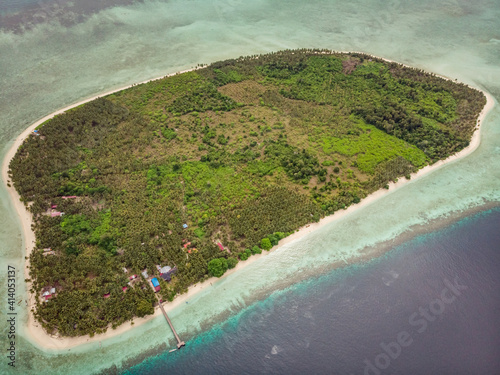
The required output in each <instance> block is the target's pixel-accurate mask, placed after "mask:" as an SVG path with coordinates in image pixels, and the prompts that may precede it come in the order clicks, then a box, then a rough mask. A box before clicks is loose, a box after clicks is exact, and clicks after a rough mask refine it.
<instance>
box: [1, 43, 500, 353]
mask: <svg viewBox="0 0 500 375" xmlns="http://www.w3.org/2000/svg"><path fill="white" fill-rule="evenodd" d="M330 52H340V51H330ZM352 52H353V53H362V54H364V55H367V56H371V57H373V58H378V59H381V60H384V61H387V62H394V63H397V64H401V65H403V66H405V67H408V68H413V67H411V66H409V65H406V64H402V63H398V62H396V61H393V60H389V59H385V58H383V57H379V56H375V55H372V54H369V53H365V52H354V51H352ZM200 68H202V67H196V68H192V69H187V70H183V71H180V72H176V73H172V74H168V75H164V76H160V77H157V78H153V79H149V80H146V81H143V82H140V83H136V84H131V85H127V86H125V87H122V88H119V89H115V90H111V91H108V92H105V93H102V94H98V95H95V96H92V97H90V98H87V99H84V100H81V101H79V102H77V103H75V104H71V105H69V106H67V107H65V108H63V109H60V110H57V111H55V112H53V113H51V114H49V115H47V116H45V117H43V118H42V119H40V120H38V121H36V122H35V123H33V124H32V125H30V126H29V127H28V128H27V129H25V130H24V131H23V132H22V133H21V134H20V135H18V136H17V137H16V138H15V139H14V140H13V144H12V145H11V146H10V148H9V149H8V151H7V153H6V154H5V156H4V159H3V161H2V170H1V178H2V180H3V182H4V184H5V187H6V189H7V191H8V194H9V197H10V198H11V201H12V204H13V206H14V209H15V211H16V213H17V215H18V216H19V219H20V222H21V229H22V236H23V248H24V252H23V255H24V256H26V257H29V255H30V254H31V251H32V250H33V247H34V244H35V240H36V239H35V234H34V232H33V231H32V230H31V225H32V216H31V214H30V213H29V211H28V210H27V209H26V207H25V206H24V204H23V203H22V202H21V201H20V196H19V194H18V193H17V191H16V190H15V188H14V186H12V185H11V186H8V183H9V182H10V179H9V176H8V171H9V164H10V162H11V160H12V159H13V158H14V156H15V154H16V152H17V149H18V148H19V147H20V146H21V145H22V144H23V142H24V140H25V139H26V138H27V137H29V135H30V134H31V133H32V132H33V130H34V129H35V128H36V127H37V126H39V125H40V124H42V123H44V122H45V121H47V120H49V119H51V118H53V117H54V116H56V115H58V114H61V113H64V112H66V111H68V110H70V109H72V108H75V107H78V106H80V105H82V104H85V103H88V102H90V101H92V100H95V99H97V98H100V97H103V96H107V95H111V94H113V93H116V92H119V91H122V90H126V89H128V88H131V87H133V86H137V85H140V84H144V83H148V82H152V81H156V80H159V79H163V78H166V77H170V76H173V75H177V74H182V73H186V72H190V71H194V70H197V69H200ZM431 74H434V75H436V76H439V77H441V78H443V79H446V80H452V79H451V78H448V77H445V76H442V75H439V74H435V73H431ZM468 86H469V85H468ZM469 87H472V86H469ZM472 88H473V89H475V90H478V91H481V92H482V93H483V94H484V95H485V97H486V104H485V106H484V107H483V109H482V110H481V113H480V114H479V116H478V119H477V122H476V127H475V130H474V133H473V135H472V138H471V140H470V143H469V145H468V146H467V147H466V148H464V149H462V150H461V151H459V152H458V153H455V154H453V155H451V156H449V157H448V158H446V159H444V160H439V161H437V162H436V163H434V164H432V165H427V166H425V167H423V168H421V169H419V170H418V171H417V172H416V173H413V174H411V179H410V180H406V179H405V178H400V179H399V180H398V181H397V182H390V183H389V189H379V190H377V191H375V192H373V193H371V194H370V195H368V196H367V197H365V198H364V199H362V200H361V202H360V203H357V204H353V205H351V206H349V207H348V208H347V209H345V210H341V211H337V212H335V213H334V214H333V215H330V216H326V217H324V218H323V219H321V220H320V221H319V222H318V223H310V224H308V225H306V226H303V227H301V228H299V229H298V230H297V231H296V232H294V233H293V234H292V235H290V236H288V237H286V238H284V239H282V240H281V241H280V243H279V244H278V245H276V246H274V247H273V248H272V249H271V250H270V251H269V252H273V251H275V250H276V249H278V248H279V247H281V246H283V245H285V244H287V243H291V242H293V241H295V240H298V239H300V238H301V237H303V236H305V235H307V234H309V233H311V232H313V231H315V230H317V229H319V228H320V227H323V226H324V225H327V224H329V223H331V222H333V221H336V220H338V219H340V218H342V217H344V216H346V215H348V214H350V213H352V212H354V211H356V210H358V209H360V208H362V207H365V206H368V205H370V204H372V203H374V202H375V201H377V200H378V199H379V198H381V197H383V196H385V195H387V194H390V193H391V192H393V191H395V190H397V189H399V188H401V187H402V186H405V185H406V184H408V183H410V182H411V181H414V180H417V179H419V178H420V177H422V176H424V175H428V174H429V173H431V172H433V171H435V170H437V169H439V168H441V167H442V166H444V165H446V164H449V163H451V162H454V161H456V160H458V159H462V158H464V157H465V156H467V155H469V154H471V153H472V152H474V151H475V150H476V149H477V148H478V147H479V145H480V143H481V125H482V123H483V121H484V119H485V117H486V116H487V114H488V113H489V112H490V111H491V109H492V108H493V107H494V103H495V100H494V98H493V97H492V96H491V95H490V94H489V93H488V92H486V91H484V90H481V89H478V88H476V87H472ZM267 253H268V252H265V253H264V252H263V253H262V254H258V255H252V256H251V257H250V258H248V259H247V260H246V261H244V262H238V264H237V265H236V267H235V268H233V269H231V270H228V271H227V272H226V273H225V274H224V275H223V276H222V278H224V277H226V276H228V275H230V274H232V273H234V272H237V271H238V270H239V269H241V268H243V267H247V266H248V265H250V264H252V263H253V262H255V261H256V260H258V259H260V258H262V257H264V256H266V254H267ZM28 267H29V259H28V260H26V261H25V263H24V267H23V268H24V276H25V279H29V272H28ZM217 280H219V279H218V278H215V277H211V278H209V279H207V280H206V281H204V282H198V283H196V284H194V285H192V286H190V287H189V288H188V291H187V293H184V294H181V295H178V296H176V297H175V298H174V300H173V301H172V302H169V303H167V304H165V305H164V308H165V311H166V312H167V313H168V312H169V311H171V310H173V309H174V308H176V307H177V306H179V305H181V304H182V303H184V302H185V301H186V300H187V299H189V298H191V297H192V296H193V295H195V294H196V293H198V292H199V291H201V290H203V289H205V288H207V287H209V286H211V285H212V283H214V282H216V281H217ZM30 288H31V283H30V282H28V283H27V286H26V289H27V291H28V294H29V296H24V298H23V299H27V300H28V306H27V309H28V320H27V324H25V327H24V333H25V334H26V335H25V338H26V339H28V340H29V341H31V342H32V343H33V344H35V345H36V346H38V347H39V348H41V349H42V350H50V349H55V350H64V349H70V348H74V347H76V346H80V345H83V344H87V343H92V342H97V341H102V340H106V339H108V338H111V337H115V336H117V335H120V334H122V333H124V332H126V331H129V330H130V329H131V328H134V327H138V326H140V325H141V324H143V323H145V322H147V321H150V320H151V319H154V318H156V317H158V316H161V315H162V313H161V311H160V309H159V307H155V312H154V314H152V315H149V316H147V317H144V318H138V317H136V318H134V319H133V323H134V324H133V325H132V324H131V321H128V322H126V323H123V324H122V325H120V326H119V327H117V328H116V329H113V330H111V329H109V328H108V330H107V331H106V332H105V333H102V334H98V335H94V336H93V337H90V336H89V335H85V336H78V337H60V336H55V335H50V334H48V333H47V332H46V331H45V330H44V329H43V328H42V326H41V324H40V323H39V322H38V321H36V319H35V317H34V313H33V312H32V311H31V309H32V308H33V307H34V306H35V296H34V295H32V294H31V293H30V292H29V290H30Z"/></svg>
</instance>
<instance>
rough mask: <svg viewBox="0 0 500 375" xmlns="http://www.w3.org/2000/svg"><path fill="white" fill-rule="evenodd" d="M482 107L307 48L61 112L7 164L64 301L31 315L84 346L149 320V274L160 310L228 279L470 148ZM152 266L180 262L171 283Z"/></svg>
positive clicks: (43, 272)
mask: <svg viewBox="0 0 500 375" xmlns="http://www.w3.org/2000/svg"><path fill="white" fill-rule="evenodd" d="M484 104H485V98H484V96H483V95H482V93H480V92H478V91H476V90H473V89H471V88H469V87H468V86H466V85H463V84H458V83H455V82H452V81H447V80H444V79H442V78H439V77H436V76H434V75H430V74H427V73H424V72H422V71H420V70H416V69H410V68H405V67H403V66H401V65H398V64H395V63H387V62H384V61H382V60H378V59H375V58H372V57H368V56H365V55H362V54H337V53H329V52H326V51H311V50H298V51H286V52H278V53H273V54H269V55H262V56H258V58H256V56H252V57H246V58H239V59H235V60H227V61H222V62H217V63H214V64H212V65H211V66H209V67H205V68H202V69H199V70H196V71H192V72H189V73H184V74H178V75H175V76H172V77H168V78H165V79H160V80H157V81H154V82H150V83H148V84H142V85H137V86H134V87H132V88H130V89H127V90H124V91H121V92H119V93H116V94H113V95H110V96H108V97H106V98H100V99H97V100H95V101H93V102H90V103H87V104H85V105H82V106H80V107H78V108H74V109H73V110H71V111H68V112H67V113H65V114H62V115H58V116H56V117H55V118H54V119H52V120H50V121H47V122H45V123H44V124H43V125H42V126H40V127H39V129H38V130H39V135H38V136H35V135H32V136H30V137H29V138H28V139H27V140H26V142H25V143H24V144H23V145H22V146H21V147H20V148H19V150H18V152H17V154H16V157H15V158H14V159H13V160H12V162H11V165H10V169H11V171H10V173H11V177H12V181H13V183H14V186H15V187H16V189H17V191H18V192H19V194H20V195H21V199H22V201H23V202H25V203H26V204H28V203H29V209H30V211H31V212H32V214H33V217H34V230H35V233H36V238H37V242H36V247H35V249H34V251H33V253H32V254H31V255H30V261H31V269H30V274H31V279H32V280H33V291H34V292H35V293H36V294H37V295H38V296H41V294H42V293H43V292H44V291H45V290H47V288H49V287H55V288H56V291H57V294H56V295H55V296H53V297H52V298H51V299H50V300H49V301H48V302H42V298H39V300H38V302H37V306H36V317H37V318H38V320H39V321H40V322H41V323H42V325H43V326H44V327H45V328H46V329H47V330H48V331H49V332H59V333H60V334H62V335H67V336H76V335H84V334H87V333H89V334H94V333H99V332H103V331H105V330H106V329H107V328H108V327H109V326H112V327H116V326H118V325H120V324H122V323H123V322H125V321H127V320H131V319H133V318H134V317H135V316H145V315H147V314H151V313H152V312H153V306H154V303H155V302H156V298H155V293H154V291H153V289H152V288H151V284H150V281H149V280H147V279H144V278H143V277H142V276H141V272H142V271H143V270H147V272H148V273H149V275H150V277H151V276H156V277H158V278H159V282H160V287H161V290H160V291H159V292H158V294H159V295H160V297H161V298H163V299H164V300H172V299H173V298H174V296H175V295H176V294H179V293H184V292H185V291H186V290H187V288H188V287H189V286H190V285H192V284H194V283H197V282H199V281H202V280H205V279H206V278H207V277H208V276H209V275H214V276H217V277H220V276H222V275H223V274H224V272H225V271H226V270H227V269H230V268H233V267H235V266H236V264H237V262H238V260H241V261H244V260H246V259H248V258H249V257H250V256H252V255H253V254H260V253H261V252H262V250H269V249H271V248H272V246H275V245H276V244H278V242H279V241H280V239H282V238H284V237H286V236H287V235H289V234H290V233H293V232H294V231H296V230H297V229H298V228H299V227H301V226H303V225H306V224H308V223H311V222H316V221H318V220H319V219H320V218H321V217H323V216H325V215H329V214H332V213H333V212H335V211H336V210H339V209H344V208H346V207H347V206H349V205H350V204H353V203H357V202H359V201H360V200H361V199H362V198H364V197H365V196H367V195H368V194H370V193H371V192H373V191H375V190H377V189H380V188H383V187H385V186H387V184H388V182H389V181H394V180H396V179H397V178H400V177H402V176H409V175H410V174H411V173H412V172H414V171H416V170H417V169H418V168H421V167H423V166H424V165H426V164H428V163H433V162H434V161H436V160H438V159H442V158H445V157H446V156H448V155H451V154H453V153H455V152H457V151H459V150H461V149H462V148H464V147H465V146H466V145H467V144H468V143H469V140H470V137H471V134H472V132H473V130H474V127H475V125H476V119H477V116H478V114H479V112H480V110H481V109H482V107H483V106H484ZM68 196H76V198H73V197H70V198H68ZM55 206H57V207H55ZM52 207H53V208H52ZM59 212H64V215H62V216H58V215H59ZM219 244H220V245H221V246H219ZM49 248H50V249H51V251H53V254H52V253H50V254H51V255H47V252H46V251H45V252H44V249H49ZM44 254H45V255H44ZM157 265H160V266H162V267H163V266H167V265H168V266H170V267H172V268H174V267H176V268H175V270H176V272H175V273H173V274H172V275H171V280H170V281H164V280H163V279H162V278H160V277H159V276H160V275H159V273H158V269H157ZM133 275H139V277H138V278H136V279H134V280H132V281H131V279H130V277H132V276H133ZM125 287H126V289H125ZM104 296H106V298H104Z"/></svg>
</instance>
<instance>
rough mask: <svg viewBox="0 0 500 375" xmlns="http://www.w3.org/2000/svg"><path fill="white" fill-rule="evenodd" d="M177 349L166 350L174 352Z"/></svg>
mask: <svg viewBox="0 0 500 375" xmlns="http://www.w3.org/2000/svg"><path fill="white" fill-rule="evenodd" d="M176 350H177V349H172V350H169V351H168V352H169V353H172V352H175V351H176Z"/></svg>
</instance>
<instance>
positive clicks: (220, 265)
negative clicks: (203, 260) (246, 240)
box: [208, 258, 234, 277]
mask: <svg viewBox="0 0 500 375" xmlns="http://www.w3.org/2000/svg"><path fill="white" fill-rule="evenodd" d="M231 259H234V258H231ZM228 267H229V265H228V262H227V259H226V258H216V259H212V260H211V261H210V262H208V272H210V274H211V275H212V276H215V277H221V276H222V275H224V272H226V271H227V269H228Z"/></svg>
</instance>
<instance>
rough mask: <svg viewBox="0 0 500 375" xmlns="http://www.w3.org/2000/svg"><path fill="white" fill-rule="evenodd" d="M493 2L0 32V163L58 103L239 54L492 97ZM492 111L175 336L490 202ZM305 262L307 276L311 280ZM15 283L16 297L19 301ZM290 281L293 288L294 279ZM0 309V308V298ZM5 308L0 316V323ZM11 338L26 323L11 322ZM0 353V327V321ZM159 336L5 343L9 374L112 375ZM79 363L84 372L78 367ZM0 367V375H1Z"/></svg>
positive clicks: (498, 133) (201, 311)
mask: <svg viewBox="0 0 500 375" xmlns="http://www.w3.org/2000/svg"><path fill="white" fill-rule="evenodd" d="M499 15H500V1H476V2H474V4H473V5H471V4H470V2H467V1H459V0H456V1H446V2H433V1H397V0H393V1H390V2H384V3H383V4H381V3H380V2H377V1H367V0H363V1H361V0H359V1H354V2H349V3H347V2H341V1H309V2H300V1H295V0H294V1H286V2H285V1H270V0H269V1H264V0H260V1H246V2H244V1H240V0H224V1H201V0H198V1H196V0H195V1H189V2H186V1H179V0H174V1H169V2H161V1H145V2H144V3H138V4H135V5H132V6H127V7H114V8H111V9H106V10H103V11H101V12H99V13H97V14H94V15H93V16H91V17H90V18H89V19H88V20H86V21H85V22H82V23H78V24H76V25H74V26H71V27H69V28H68V27H63V26H61V25H58V24H57V23H42V24H40V25H38V26H37V27H35V28H34V29H33V30H32V31H28V32H25V33H24V34H12V33H8V32H0V72H1V75H0V113H1V117H0V129H1V131H0V150H1V152H0V156H3V155H4V154H5V152H6V150H7V149H8V147H9V145H10V144H11V142H12V140H13V139H14V138H15V137H16V136H17V135H18V134H20V133H21V131H22V130H23V129H25V128H26V127H27V126H28V125H29V124H31V123H32V122H34V121H35V120H37V119H38V118H41V117H43V116H44V115H46V114H48V113H50V112H53V111H55V110H57V109H59V108H61V107H64V106H66V105H68V104H71V103H74V102H76V101H79V100H81V99H83V98H85V97H89V96H92V95H94V94H98V93H100V92H104V91H107V90H110V89H113V88H118V87H121V86H124V85H127V84H130V83H134V82H139V81H142V80H145V79H148V78H153V77H156V76H160V75H164V74H167V73H172V72H175V71H178V70H182V69H186V68H190V67H193V66H195V65H197V64H198V63H209V62H212V61H216V60H222V59H225V58H230V57H237V56H240V55H248V54H254V53H263V52H268V51H273V50H279V49H284V48H299V47H308V48H309V47H321V48H331V49H335V50H356V51H364V52H368V53H372V54H376V55H380V56H383V57H386V58H389V59H394V60H397V61H400V62H403V63H407V64H410V65H413V66H416V67H419V68H423V69H426V70H429V71H433V72H436V73H439V74H444V75H447V76H449V77H451V78H457V79H459V80H461V81H464V82H466V83H469V84H471V85H474V86H476V87H480V88H483V89H486V90H487V91H489V92H491V93H492V94H493V95H494V96H495V98H496V99H497V100H498V98H499V97H500V66H499V63H498V61H500V59H499V58H500V56H499V55H500V24H499V23H498V16H499ZM499 141H500V113H499V111H498V107H496V108H495V109H494V110H493V111H492V112H491V113H490V115H489V116H488V118H487V119H486V121H485V122H484V127H483V132H482V144H481V146H480V148H479V149H478V150H477V151H475V152H474V153H473V154H472V155H470V156H468V157H467V158H466V159H464V160H461V161H457V162H454V163H452V164H450V165H447V166H445V167H443V168H441V169H439V170H438V171H436V172H435V173H432V174H431V175H428V176H425V177H423V178H421V179H419V180H416V181H413V182H412V183H410V184H408V185H407V186H405V187H404V188H401V189H400V190H398V191H395V192H393V193H392V194H390V195H388V196H386V197H384V198H382V199H380V200H379V201H377V202H375V203H374V204H372V205H370V206H368V207H365V208H363V209H362V210H359V211H357V212H355V213H353V214H351V215H349V216H347V217H345V218H344V219H342V220H341V221H338V222H336V223H332V224H331V225H328V226H326V227H324V228H322V229H321V230H319V231H317V232H315V233H314V234H312V235H309V236H307V237H305V238H303V239H302V240H300V241H297V242H295V243H292V244H289V245H287V246H285V247H283V248H281V249H280V250H279V251H276V252H274V253H272V254H270V255H269V256H268V257H266V258H264V259H262V260H260V261H258V262H256V263H254V264H253V265H252V266H250V267H247V268H246V269H244V270H242V271H241V272H239V273H238V274H236V275H233V276H231V277H228V278H226V279H224V280H221V281H220V282H218V283H217V284H216V285H215V286H214V287H213V288H210V290H207V291H204V292H202V293H200V294H199V295H198V296H196V298H193V300H191V301H190V303H189V304H188V305H185V306H182V307H181V308H178V309H176V310H175V311H173V313H172V314H171V315H172V319H173V320H174V321H175V325H176V328H177V329H178V330H179V332H180V333H182V335H183V337H187V338H191V337H194V336H195V335H197V334H198V333H199V332H200V331H202V330H203V329H205V328H207V327H209V326H210V325H211V324H212V323H213V322H215V321H219V320H221V319H225V318H226V317H227V316H229V315H231V314H235V313H237V312H238V311H240V310H241V309H242V308H243V307H245V306H247V305H248V304H250V303H252V301H254V300H255V299H261V298H264V297H265V296H266V295H268V294H269V293H270V292H271V291H272V290H273V289H275V288H284V287H286V286H288V285H290V284H293V283H294V282H295V281H296V280H297V279H298V278H297V275H301V274H303V273H304V270H305V269H307V270H308V271H309V272H311V273H312V274H314V273H315V272H319V271H320V270H323V269H324V268H325V267H328V266H329V265H331V264H332V263H335V262H340V263H345V262H347V263H349V260H350V259H351V258H352V257H353V256H355V255H357V254H358V252H359V250H360V249H362V248H365V247H366V246H373V245H375V244H377V243H379V242H382V241H386V240H388V239H391V238H393V237H395V236H397V235H398V234H401V233H403V232H405V231H406V230H408V228H410V227H411V226H412V225H415V224H425V223H427V222H428V221H430V220H432V219H435V218H439V217H443V216H446V215H448V214H449V213H450V212H453V211H462V210H465V209H467V208H470V207H475V206H479V205H481V204H483V203H484V202H485V200H486V201H499V200H500V165H499V164H500V157H499V156H500V155H499V154H500V142H499ZM0 202H1V203H0V211H1V214H0V224H1V225H0V243H1V244H2V245H1V246H2V247H1V253H0V257H1V264H2V267H4V270H3V271H0V285H1V287H0V292H1V293H2V295H4V296H5V295H6V289H5V285H6V282H5V277H6V265H7V264H9V265H14V266H16V268H18V269H21V268H22V264H23V257H24V254H23V253H22V251H23V250H22V237H21V233H20V229H19V224H18V220H17V218H16V216H15V214H14V212H13V210H12V206H11V205H10V203H9V202H8V200H7V196H6V192H5V189H4V188H3V185H2V187H1V188H0ZM311 265H314V266H315V267H317V268H318V269H317V270H315V268H314V267H311ZM22 279H23V277H22V276H20V277H19V278H18V282H17V286H18V293H19V294H21V293H23V286H22V285H23V284H22ZM299 279H300V277H299ZM4 300H6V298H5V297H4ZM5 309H6V303H5V302H4V303H2V304H1V305H0V311H1V312H2V314H4V313H5V312H6V310H5ZM19 314H20V315H19V321H18V326H17V328H18V331H19V332H20V333H21V335H22V330H23V327H22V322H23V321H24V320H25V318H26V315H25V313H24V312H22V311H19ZM0 328H1V330H2V334H1V336H0V337H1V339H0V340H1V343H2V345H4V341H5V339H4V338H5V334H4V333H5V332H6V329H7V325H6V323H5V322H4V321H2V322H1V323H0ZM165 338H170V339H172V336H171V334H170V332H169V331H168V329H167V328H166V327H165V324H164V322H163V320H162V318H160V319H156V320H153V321H151V322H149V323H148V324H146V325H144V326H141V327H140V328H137V329H135V330H133V331H131V332H129V333H127V334H125V335H123V336H120V337H119V338H113V339H110V340H108V341H105V342H103V343H102V348H99V345H98V344H97V343H96V344H91V345H88V346H83V347H80V348H78V349H72V350H71V351H66V352H64V353H60V352H57V351H45V350H41V349H39V348H37V347H35V346H33V345H32V344H31V343H29V342H27V341H26V340H25V339H24V338H23V337H22V336H21V337H18V340H17V342H16V345H17V355H18V358H17V364H18V366H19V368H18V371H20V372H22V373H27V374H29V373H35V372H36V373H52V374H58V373H59V374H60V373H66V374H68V373H88V372H90V371H93V370H99V369H103V368H107V367H109V366H110V365H112V364H116V365H117V366H118V367H120V366H121V364H122V362H123V361H126V360H129V359H133V358H134V357H135V356H137V355H138V354H140V353H144V352H147V351H148V350H150V349H154V348H156V347H158V346H160V345H165V344H164V343H165ZM89 364H92V366H91V368H89ZM9 370H10V369H9V368H8V367H7V364H6V361H5V360H2V361H0V372H7V371H9Z"/></svg>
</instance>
